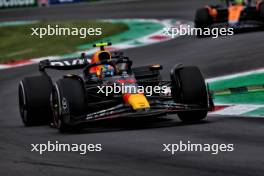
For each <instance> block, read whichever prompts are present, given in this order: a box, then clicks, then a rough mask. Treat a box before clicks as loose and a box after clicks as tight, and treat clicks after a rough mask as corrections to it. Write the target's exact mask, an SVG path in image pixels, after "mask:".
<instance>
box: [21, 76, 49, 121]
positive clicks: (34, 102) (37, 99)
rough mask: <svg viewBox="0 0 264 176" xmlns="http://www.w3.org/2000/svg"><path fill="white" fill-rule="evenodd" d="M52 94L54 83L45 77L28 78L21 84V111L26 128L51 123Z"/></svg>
mask: <svg viewBox="0 0 264 176" xmlns="http://www.w3.org/2000/svg"><path fill="white" fill-rule="evenodd" d="M51 92H52V81H51V79H50V78H49V77H48V76H45V75H40V76H33V77H26V78H24V79H23V80H22V81H21V82H20V83H19V87H18V97H19V111H20V116H21V118H22V121H23V123H24V125H25V126H34V125H46V124H48V123H49V122H50V121H51V118H52V112H51V108H50V102H49V98H50V94H51Z"/></svg>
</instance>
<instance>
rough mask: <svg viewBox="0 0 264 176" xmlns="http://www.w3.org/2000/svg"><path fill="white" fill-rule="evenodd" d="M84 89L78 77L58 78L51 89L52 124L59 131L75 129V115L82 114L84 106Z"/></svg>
mask: <svg viewBox="0 0 264 176" xmlns="http://www.w3.org/2000/svg"><path fill="white" fill-rule="evenodd" d="M85 97H86V96H85V90H84V86H83V84H82V82H81V81H80V80H78V79H72V78H64V79H60V80H59V81H58V82H57V83H56V84H55V87H54V89H53V93H52V97H51V102H52V111H53V118H54V124H55V125H56V126H57V128H58V129H59V131H60V132H68V131H72V130H75V127H74V126H73V125H72V123H71V122H73V121H74V120H75V119H74V118H75V117H77V116H80V115H83V114H84V112H85V107H86V100H85V99H86V98H85Z"/></svg>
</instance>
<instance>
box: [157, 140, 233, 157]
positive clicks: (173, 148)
mask: <svg viewBox="0 0 264 176" xmlns="http://www.w3.org/2000/svg"><path fill="white" fill-rule="evenodd" d="M162 147H163V149H162V151H163V152H168V153H169V154H171V155H176V153H182V152H207V153H210V154H212V155H217V154H219V153H221V152H233V151H234V150H235V148H234V144H198V143H192V142H191V141H187V142H184V141H179V142H178V143H174V144H162Z"/></svg>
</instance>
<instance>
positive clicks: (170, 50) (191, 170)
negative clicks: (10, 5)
mask: <svg viewBox="0 0 264 176" xmlns="http://www.w3.org/2000/svg"><path fill="white" fill-rule="evenodd" d="M207 2H208V1H198V0H185V1H151V0H148V1H134V2H132V1H131V2H126V3H122V2H119V3H109V4H105V5H104V4H97V3H94V4H76V5H73V6H56V7H50V8H48V9H44V8H43V9H26V10H22V9H21V10H18V11H16V10H4V11H1V12H0V20H1V21H7V20H15V19H21V20H22V19H53V20H60V19H80V18H82V19H88V18H89V19H97V18H179V19H185V20H192V19H193V15H194V11H195V9H196V8H197V7H199V6H202V5H203V4H205V3H207ZM263 39H264V35H263V33H261V32H257V33H248V34H241V35H236V36H233V37H222V38H219V39H210V38H205V39H197V38H195V37H182V38H178V39H176V40H172V41H169V42H166V43H160V44H156V45H152V46H146V47H142V48H136V49H129V50H126V54H127V55H128V56H130V57H131V58H133V59H134V61H135V64H136V65H142V64H149V63H157V62H159V63H162V64H163V65H164V66H165V69H167V68H169V67H171V66H172V65H173V64H175V63H178V62H181V63H183V64H186V65H198V66H200V68H201V69H202V71H203V72H204V75H205V76H206V77H214V76H220V75H224V74H230V73H235V72H238V71H245V70H252V69H255V68H260V67H263V65H264V64H263V58H264V53H263ZM36 70H37V66H36V65H32V66H25V67H21V68H15V69H8V70H2V71H0V107H1V109H0V116H1V117H0V175H36V176H37V175H64V176H67V175H96V176H97V175H120V176H121V175H122V176H124V175H151V176H155V175H178V176H181V175H196V176H198V175H203V176H204V175H208V176H212V175H214V176H223V175H228V176H236V175H237V176H238V175H239V176H246V175H247V176H251V175H254V176H258V175H259V176H262V175H263V173H264V167H263V165H264V159H263V156H264V148H263V146H264V140H263V139H264V133H263V131H264V119H260V118H259V119H258V118H247V117H243V118H241V117H235V116H234V117H233V116H212V115H209V116H208V118H207V120H206V121H205V122H203V123H199V124H194V125H183V124H181V123H180V122H179V120H178V119H177V116H170V117H169V118H168V119H165V120H162V119H158V120H153V121H149V122H141V121H137V122H133V123H125V124H122V123H120V122H118V121H117V122H115V123H102V124H98V126H99V128H95V127H90V128H87V129H85V130H84V131H81V132H80V133H77V134H76V133H75V134H60V133H58V132H57V131H56V130H54V129H52V128H50V127H32V128H25V127H24V126H23V125H22V122H21V120H20V117H19V113H18V103H17V86H18V82H19V80H21V79H22V78H23V77H24V76H30V75H35V74H37V71H36ZM164 74H166V73H165V72H164ZM56 76H57V74H56ZM48 140H53V141H55V140H58V141H60V143H87V144H89V143H101V144H102V145H103V151H102V152H97V153H93V152H89V153H88V154H87V155H85V156H81V155H79V154H78V153H68V152H64V153H63V152H62V153H54V152H50V153H46V154H45V155H42V156H40V155H39V154H38V153H36V152H30V150H31V147H30V144H31V143H47V141H48ZM180 140H182V141H185V142H186V141H188V140H189V141H191V142H192V143H202V144H203V143H217V144H221V143H225V144H227V143H233V144H234V146H235V151H234V152H226V153H219V154H218V155H212V154H209V153H203V152H189V153H188V152H183V153H176V155H174V156H171V155H170V154H169V153H167V152H162V150H163V147H162V144H163V143H166V144H167V143H179V141H180Z"/></svg>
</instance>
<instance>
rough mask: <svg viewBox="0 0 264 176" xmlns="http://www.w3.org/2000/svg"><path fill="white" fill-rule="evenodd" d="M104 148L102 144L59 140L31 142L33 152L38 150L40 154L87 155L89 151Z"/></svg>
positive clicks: (97, 150)
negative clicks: (41, 142)
mask: <svg viewBox="0 0 264 176" xmlns="http://www.w3.org/2000/svg"><path fill="white" fill-rule="evenodd" d="M102 150H103V147H102V144H64V143H60V142H59V141H55V142H52V141H48V142H47V143H46V144H31V152H37V153H39V154H40V155H42V154H44V153H46V152H78V153H79V154H80V155H86V154H87V153H88V152H100V151H102Z"/></svg>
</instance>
